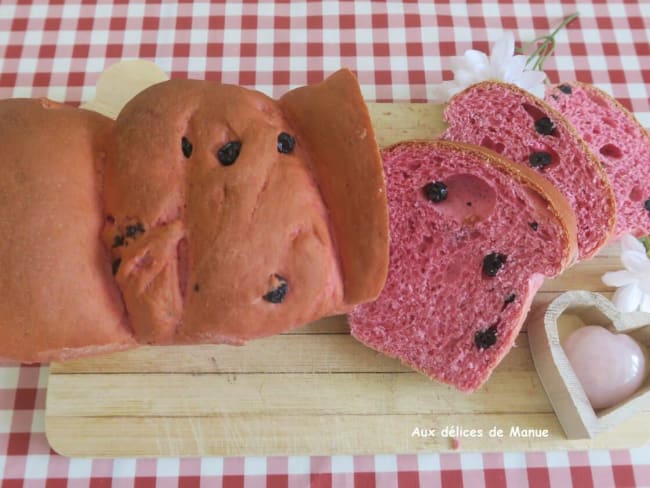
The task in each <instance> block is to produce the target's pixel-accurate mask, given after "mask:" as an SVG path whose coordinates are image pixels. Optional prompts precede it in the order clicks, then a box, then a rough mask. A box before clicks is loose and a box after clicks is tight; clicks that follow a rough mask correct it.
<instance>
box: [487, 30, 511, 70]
mask: <svg viewBox="0 0 650 488" xmlns="http://www.w3.org/2000/svg"><path fill="white" fill-rule="evenodd" d="M514 52H515V36H514V34H513V33H512V32H510V31H507V32H504V33H503V35H502V36H501V38H500V39H497V41H496V42H495V43H494V44H493V45H492V51H491V52H490V65H491V66H492V69H495V68H497V67H502V66H505V64H506V62H507V61H508V59H510V58H511V57H512V55H513V54H514Z"/></svg>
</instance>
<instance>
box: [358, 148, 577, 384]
mask: <svg viewBox="0 0 650 488" xmlns="http://www.w3.org/2000/svg"><path fill="white" fill-rule="evenodd" d="M382 157H383V160H384V169H385V171H386V181H387V197H388V206H389V222H390V235H391V243H390V265H389V272H388V279H387V282H386V285H385V287H384V290H383V292H382V293H381V295H380V297H379V298H378V299H377V300H376V301H375V302H372V303H367V304H364V305H360V306H358V307H356V308H355V309H354V310H353V311H352V313H351V314H350V316H349V321H350V326H351V331H352V334H353V335H354V337H356V338H357V339H358V340H360V341H361V342H363V343H364V344H366V345H367V346H369V347H371V348H373V349H376V350H377V351H381V352H383V353H385V354H387V355H389V356H392V357H395V358H399V359H400V360H402V361H403V362H404V363H405V364H407V365H409V366H411V367H413V368H415V369H417V370H419V371H421V372H422V373H424V374H426V375H428V376H430V377H431V378H434V379H436V380H439V381H442V382H445V383H449V384H452V385H454V386H455V387H456V388H458V389H460V390H464V391H472V390H475V389H477V388H478V387H480V386H481V385H482V384H483V383H484V382H485V381H486V380H487V379H488V377H489V376H490V373H491V372H492V370H493V369H494V368H495V367H496V365H497V364H498V363H499V361H500V360H501V359H502V358H503V357H504V355H505V354H506V353H507V352H508V351H509V350H510V348H511V346H512V345H513V342H514V340H515V338H516V337H517V334H518V332H519V329H520V328H521V325H522V323H523V321H524V318H525V316H526V313H527V311H528V309H529V307H530V304H531V301H532V298H533V295H534V294H535V292H536V291H537V290H538V288H539V286H540V285H541V283H542V280H543V277H544V276H554V275H556V274H558V273H560V272H561V271H562V270H563V269H564V268H565V266H567V265H568V264H569V263H570V262H572V260H573V258H574V255H575V253H576V236H575V220H574V215H573V213H572V211H571V208H570V206H569V204H568V202H567V201H566V200H565V199H564V198H563V197H562V195H561V194H560V193H559V192H558V191H557V190H556V189H555V188H554V187H553V186H552V185H551V184H549V183H548V182H547V181H546V180H545V179H544V178H542V177H541V176H539V175H538V174H537V173H536V172H535V171H534V170H531V169H529V168H527V167H525V166H522V165H515V164H513V163H512V162H510V161H508V160H506V159H505V158H502V157H500V156H499V155H498V154H496V153H494V152H492V151H487V150H485V149H483V148H480V147H478V146H470V145H467V144H460V143H453V142H445V141H421V142H419V141H414V142H405V143H400V144H397V145H395V146H392V147H389V148H387V149H384V150H383V151H382Z"/></svg>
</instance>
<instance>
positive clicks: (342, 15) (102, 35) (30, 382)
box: [0, 0, 650, 488]
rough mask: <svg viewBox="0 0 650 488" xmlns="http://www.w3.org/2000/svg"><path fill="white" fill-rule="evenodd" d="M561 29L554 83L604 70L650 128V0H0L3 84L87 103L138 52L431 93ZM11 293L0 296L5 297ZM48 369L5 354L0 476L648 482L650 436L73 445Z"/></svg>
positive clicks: (292, 78)
mask: <svg viewBox="0 0 650 488" xmlns="http://www.w3.org/2000/svg"><path fill="white" fill-rule="evenodd" d="M575 11H579V13H580V17H579V19H578V20H577V21H575V22H574V23H572V24H571V26H570V27H569V28H568V29H567V30H565V31H562V32H561V33H560V34H559V35H558V36H557V50H556V53H555V55H554V56H553V57H552V58H551V59H549V60H548V62H547V64H546V72H547V74H548V75H549V78H550V79H551V80H552V81H559V80H571V79H578V80H581V81H586V82H591V83H595V84H596V85H598V86H600V87H601V88H603V89H605V90H606V91H608V92H610V93H612V94H613V95H614V96H615V97H617V98H618V99H619V100H620V101H621V102H622V103H623V105H625V106H626V107H627V108H629V109H631V110H632V111H633V112H634V113H635V114H636V115H637V117H638V118H639V120H640V121H641V123H642V124H643V125H645V126H646V127H650V101H649V97H650V4H648V2H644V1H643V0H639V1H628V0H626V1H624V2H613V1H612V2H606V1H597V2H593V3H589V4H575V3H573V2H570V1H563V2H542V1H541V0H529V1H528V2H525V1H521V2H517V3H515V2H514V1H513V0H499V1H492V2H485V3H480V2H477V1H472V2H469V3H467V4H462V3H455V2H448V1H444V2H443V1H440V2H432V1H420V2H418V1H409V2H390V3H384V2H370V1H356V2H351V1H350V2H334V1H324V2H317V1H293V2H289V1H286V0H285V1H282V2H266V1H258V2H245V3H243V4H242V3H234V2H230V3H227V4H226V3H225V2H219V3H217V2H214V3H210V2H201V3H199V2H195V3H192V2H190V1H181V2H171V1H164V2H163V1H156V0H151V1H147V2H146V3H144V2H137V3H136V2H131V3H127V2H126V1H124V0H120V1H108V0H104V1H100V2H91V1H87V0H82V1H79V0H77V1H66V2H64V1H63V0H52V1H50V2H44V1H41V2H36V1H34V2H30V1H28V0H21V1H18V2H13V1H5V0H3V1H2V2H0V98H8V97H35V96H49V97H50V98H53V99H57V100H62V101H66V102H69V103H79V102H80V101H82V100H86V99H88V98H89V97H90V94H91V93H92V90H93V87H94V86H95V83H96V81H97V78H98V76H99V74H100V73H101V72H102V71H103V70H104V69H105V68H106V67H108V66H110V65H111V64H113V63H115V62H117V61H119V60H121V59H126V58H144V59H149V60H152V61H154V62H156V63H157V64H158V65H159V66H161V67H162V68H163V69H164V70H166V71H167V72H169V73H171V74H172V76H176V77H195V78H205V79H210V80H215V81H222V82H227V83H236V84H241V85H245V86H247V87H251V88H256V89H258V90H261V91H263V92H265V93H268V94H271V95H274V96H278V95H280V94H282V93H283V92H285V91H286V90H287V89H289V88H290V87H294V86H297V85H302V84H307V83H313V82H317V81H320V80H321V79H323V78H324V76H326V75H327V74H329V73H331V72H333V71H335V70H336V69H338V68H339V67H341V66H348V67H350V68H351V69H352V70H354V71H355V72H356V73H357V75H358V78H359V82H360V84H361V86H362V90H363V92H364V95H365V97H366V99H368V100H370V101H398V100H399V101H402V100H411V101H427V100H428V97H429V93H428V89H427V88H428V87H430V86H431V85H433V84H434V83H437V82H439V81H441V80H442V79H443V78H445V79H448V78H449V77H450V76H451V72H450V71H448V67H449V64H448V58H449V57H450V56H453V55H456V54H460V53H462V52H463V51H464V50H465V49H468V48H476V49H481V50H483V51H487V50H488V47H489V45H490V43H491V42H492V41H493V40H495V39H496V38H498V37H499V36H500V34H501V32H502V31H503V30H512V31H514V33H515V36H516V38H517V39H519V40H520V41H528V40H532V39H533V38H535V37H536V36H538V35H540V34H545V33H547V32H549V30H550V29H551V28H552V27H554V26H555V25H557V24H558V23H559V22H560V21H561V19H562V18H563V17H565V16H567V15H569V14H571V13H573V12H575ZM0 299H1V298H0ZM46 383H47V367H45V366H18V365H15V364H9V363H3V364H0V474H1V475H2V479H3V482H2V487H5V486H6V487H13V486H16V487H17V486H28V487H32V486H34V487H36V486H44V485H47V486H52V487H55V486H72V487H87V486H93V487H95V486H97V487H99V486H111V485H112V486H117V487H121V486H154V485H155V484H158V485H160V486H177V485H178V484H179V483H181V486H183V487H185V486H188V487H189V486H223V487H247V488H248V487H264V486H268V487H304V486H308V485H309V484H310V482H311V485H312V486H317V487H321V486H322V487H325V486H327V487H329V486H336V487H339V486H342V487H345V486H353V485H356V486H362V487H370V486H380V487H393V486H398V485H399V486H403V487H414V486H418V483H419V485H420V486H426V487H429V486H432V487H433V486H449V487H461V486H467V487H482V486H487V487H501V486H513V487H526V486H530V487H545V486H570V485H571V484H573V485H574V486H578V487H589V486H599V487H600V486H602V487H611V486H619V487H622V486H650V445H648V446H646V447H643V448H638V449H631V450H618V451H589V452H546V453H496V454H474V453H458V454H440V455H439V454H435V453H431V454H422V455H378V456H332V457H314V456H312V457H310V456H292V457H268V458H264V457H246V458H181V459H179V458H170V459H150V460H144V459H114V460H113V459H108V460H106V459H103V460H100V459H69V458H65V457H62V456H59V455H57V454H56V453H55V452H54V451H52V450H51V449H50V447H49V446H48V444H47V440H46V439H45V435H44V399H45V387H46Z"/></svg>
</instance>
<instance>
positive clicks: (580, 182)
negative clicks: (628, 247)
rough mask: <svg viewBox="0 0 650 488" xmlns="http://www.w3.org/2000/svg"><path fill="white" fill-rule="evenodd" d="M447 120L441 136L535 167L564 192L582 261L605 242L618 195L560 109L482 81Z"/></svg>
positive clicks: (454, 102) (456, 100) (455, 103)
mask: <svg viewBox="0 0 650 488" xmlns="http://www.w3.org/2000/svg"><path fill="white" fill-rule="evenodd" d="M542 119H545V120H542ZM445 120H446V121H447V123H448V124H449V127H448V129H447V130H446V131H445V133H444V134H443V135H442V138H443V139H446V140H450V141H462V142H468V143H472V144H479V145H481V146H484V147H487V148H488V149H492V150H494V151H496V152H498V153H500V154H503V155H504V156H505V157H507V158H508V159H510V160H511V161H513V162H515V163H518V164H521V165H525V166H527V167H534V168H535V169H536V171H538V173H539V174H540V175H541V176H543V177H544V178H546V179H547V180H548V181H550V182H551V183H552V184H553V185H555V187H556V188H558V189H559V190H560V191H561V192H562V194H563V195H564V196H565V197H566V198H567V200H569V202H570V203H571V206H572V208H573V211H574V213H575V214H576V217H577V223H578V244H579V247H580V258H581V259H586V258H588V257H591V256H593V255H594V254H595V253H596V252H597V251H598V250H599V249H600V248H601V247H602V246H604V245H605V244H606V243H607V241H608V239H609V238H610V236H611V234H612V233H613V231H614V221H615V216H616V201H615V197H614V194H613V192H612V189H611V187H610V185H609V182H608V178H607V175H606V173H605V172H604V171H603V170H602V168H601V167H600V164H599V162H598V160H597V158H596V156H595V155H593V154H592V153H591V151H590V150H589V149H588V147H587V145H586V144H585V142H584V141H582V139H581V138H580V137H579V135H578V134H577V133H575V129H574V128H573V127H572V126H571V124H569V123H568V122H567V121H566V119H564V117H562V115H561V114H560V113H558V112H557V111H555V110H554V109H553V108H551V107H550V106H548V105H547V104H545V103H544V102H543V101H542V100H540V99H538V98H536V97H534V96H532V95H530V94H528V93H527V92H525V91H523V90H521V89H519V88H517V87H516V86H514V85H509V84H507V83H499V82H483V83H478V84H476V85H472V86H470V87H469V88H467V89H466V90H464V91H462V92H461V93H459V94H457V95H455V96H454V97H453V98H452V99H451V100H450V102H449V105H448V106H447V108H446V109H445ZM544 122H545V123H544ZM540 155H541V156H540ZM536 156H537V159H535V157H536ZM542 156H544V157H542ZM545 158H548V159H545ZM596 202H597V204H595V203H596Z"/></svg>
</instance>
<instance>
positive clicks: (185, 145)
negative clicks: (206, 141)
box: [181, 137, 192, 158]
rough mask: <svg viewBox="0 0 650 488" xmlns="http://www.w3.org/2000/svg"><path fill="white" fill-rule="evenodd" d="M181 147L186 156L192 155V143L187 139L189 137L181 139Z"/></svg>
mask: <svg viewBox="0 0 650 488" xmlns="http://www.w3.org/2000/svg"><path fill="white" fill-rule="evenodd" d="M181 149H182V150H183V156H185V157H186V158H189V157H190V156H191V155H192V143H191V142H190V141H188V140H187V137H183V139H181Z"/></svg>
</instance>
